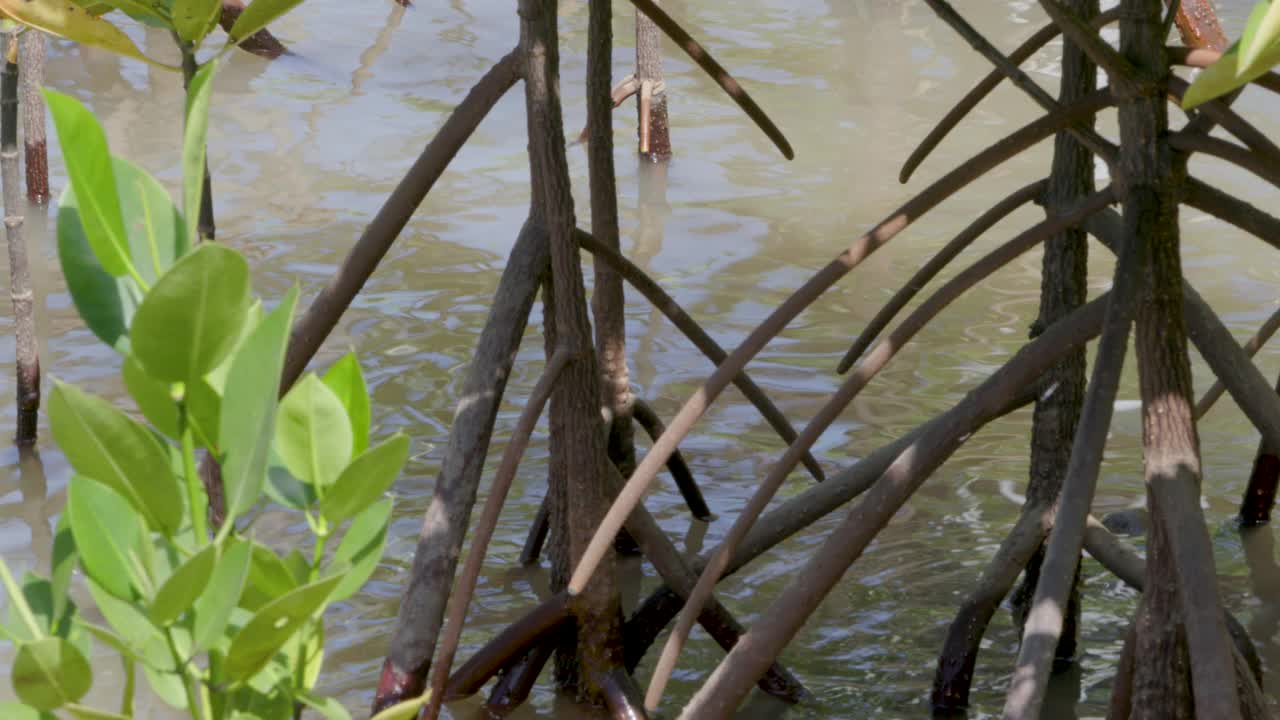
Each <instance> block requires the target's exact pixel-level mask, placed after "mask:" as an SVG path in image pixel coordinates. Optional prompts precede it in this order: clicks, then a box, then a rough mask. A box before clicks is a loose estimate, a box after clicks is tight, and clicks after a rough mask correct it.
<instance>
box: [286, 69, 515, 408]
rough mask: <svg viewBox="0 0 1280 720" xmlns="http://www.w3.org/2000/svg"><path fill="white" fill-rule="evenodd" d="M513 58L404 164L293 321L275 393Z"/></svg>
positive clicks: (356, 287)
mask: <svg viewBox="0 0 1280 720" xmlns="http://www.w3.org/2000/svg"><path fill="white" fill-rule="evenodd" d="M519 60H520V56H519V53H518V52H516V51H512V52H511V53H509V54H507V55H506V56H505V57H503V58H502V59H501V60H499V61H498V62H497V63H495V64H494V66H493V67H492V68H490V70H489V72H487V73H485V75H484V77H482V78H480V80H479V81H478V82H476V84H475V86H474V87H472V88H471V91H470V92H468V93H467V96H466V97H465V98H463V99H462V102H460V103H458V106H457V107H456V108H454V110H453V113H451V114H450V115H449V119H448V120H445V122H444V125H442V126H441V127H440V130H439V131H438V132H437V133H436V135H435V137H433V138H432V139H431V142H429V143H427V146H426V147H425V148H424V149H423V150H422V154H420V155H419V156H418V159H417V160H415V161H414V163H413V166H412V167H410V168H409V172H408V173H406V174H405V176H404V178H403V179H401V180H400V182H399V184H397V185H396V188H395V190H392V191H391V195H389V196H388V197H387V200H386V202H384V203H383V204H382V207H380V208H379V209H378V213H377V215H374V217H373V220H372V221H370V222H369V225H368V227H366V228H365V230H364V233H362V234H361V235H360V239H359V240H357V241H356V243H355V245H353V246H352V247H351V251H350V252H348V253H347V256H346V257H345V258H343V260H342V265H341V266H340V267H339V268H338V270H337V272H336V273H334V276H333V278H332V279H330V280H329V283H328V284H327V285H326V286H325V288H324V289H323V290H321V291H320V294H319V295H317V296H316V299H315V300H313V301H312V303H311V306H310V307H308V308H307V311H306V313H305V314H304V315H303V316H302V317H301V318H299V319H298V321H297V323H296V324H295V325H294V327H293V330H292V331H291V332H290V334H289V348H288V350H287V351H286V353H285V369H284V376H283V378H282V380H281V387H280V393H281V395H283V394H284V393H285V392H287V391H288V389H289V388H290V387H292V386H293V383H294V381H295V380H297V379H298V378H299V377H300V376H301V375H302V371H303V369H305V368H306V366H307V363H308V362H310V361H311V358H312V357H313V356H314V355H315V354H316V351H317V350H319V349H320V345H321V343H323V342H324V340H325V338H327V337H328V336H329V333H331V332H333V328H334V327H335V326H336V325H337V324H338V320H339V319H340V318H341V317H342V314H343V313H344V312H346V310H347V308H348V307H350V306H351V301H352V300H354V299H355V297H356V294H358V293H359V292H360V289H361V288H363V287H364V284H365V282H367V281H368V279H369V276H371V275H373V271H374V270H375V269H377V267H378V263H379V262H381V261H382V258H383V257H384V256H385V255H386V254H387V251H388V250H390V249H391V245H392V244H393V243H394V242H395V240H396V238H397V237H399V236H400V231H402V230H404V227H405V225H407V224H408V223H409V218H411V217H412V216H413V213H414V211H415V210H417V209H418V206H420V205H421V204H422V201H423V199H425V198H426V197H427V193H428V192H430V191H431V188H432V187H433V186H434V185H435V183H436V181H437V180H439V179H440V176H441V175H442V174H444V171H445V169H446V168H448V167H449V162H450V161H452V160H453V157H454V156H455V155H457V154H458V150H460V149H461V148H462V146H463V144H464V143H466V141H467V140H468V139H469V138H470V137H471V134H472V133H473V132H475V129H476V128H477V127H478V126H479V125H480V121H482V120H484V118H485V116H486V115H488V114H489V111H490V110H492V109H493V106H494V105H496V104H497V102H498V100H500V99H502V96H503V95H505V94H506V93H507V90H510V89H511V86H512V85H515V82H516V80H517V79H518V77H519Z"/></svg>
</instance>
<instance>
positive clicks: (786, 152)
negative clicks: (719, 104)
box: [631, 0, 795, 160]
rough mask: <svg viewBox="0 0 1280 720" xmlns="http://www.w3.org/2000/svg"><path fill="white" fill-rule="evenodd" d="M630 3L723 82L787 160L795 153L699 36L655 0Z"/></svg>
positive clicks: (699, 65) (725, 87) (718, 81)
mask: <svg viewBox="0 0 1280 720" xmlns="http://www.w3.org/2000/svg"><path fill="white" fill-rule="evenodd" d="M631 4H632V5H635V6H636V9H637V10H639V11H640V12H642V13H644V14H645V16H646V17H648V18H649V19H650V20H652V21H653V23H654V24H655V25H657V26H658V27H659V28H660V29H661V30H662V32H663V33H665V34H666V36H667V37H669V38H671V40H672V42H674V43H675V44H676V45H679V46H680V49H681V50H684V51H685V53H686V54H687V55H688V56H689V57H690V58H691V59H692V60H693V61H694V62H695V63H697V64H698V67H700V68H702V70H703V72H705V73H706V74H707V75H708V76H709V77H710V78H711V79H712V80H714V81H715V83H716V84H717V85H719V86H720V89H721V90H724V91H725V92H726V93H727V94H728V95H729V97H730V98H732V99H733V101H734V102H735V103H737V104H738V107H740V108H742V111H743V112H745V113H746V114H747V117H749V118H751V121H752V122H754V123H755V124H756V127H759V128H760V130H761V131H763V132H764V134H765V135H767V136H768V137H769V140H771V141H773V144H774V145H775V146H777V148H778V151H779V152H781V153H782V156H783V157H785V158H786V159H788V160H791V159H793V158H794V157H795V151H794V150H792V149H791V143H790V142H788V141H787V138H786V136H785V135H783V134H782V131H781V130H779V129H778V126H777V125H775V124H774V122H773V120H770V119H769V116H768V115H766V114H765V112H764V110H761V109H760V106H759V105H757V104H756V101H755V100H753V99H752V98H751V96H750V95H748V94H747V91H746V90H743V89H742V86H741V85H739V84H738V81H737V80H734V79H733V76H732V75H730V74H729V71H728V70H725V69H724V66H722V65H721V64H720V63H718V62H716V59H715V58H713V57H711V53H708V52H707V49H706V48H704V47H703V46H702V45H701V44H699V43H698V41H697V40H694V39H693V36H691V35H690V34H689V33H688V32H686V31H685V29H684V28H682V27H680V24H679V23H677V22H676V21H675V20H674V19H672V17H671V16H670V15H668V14H667V13H666V11H664V10H663V9H662V8H661V7H659V6H658V4H657V3H656V2H654V0H631Z"/></svg>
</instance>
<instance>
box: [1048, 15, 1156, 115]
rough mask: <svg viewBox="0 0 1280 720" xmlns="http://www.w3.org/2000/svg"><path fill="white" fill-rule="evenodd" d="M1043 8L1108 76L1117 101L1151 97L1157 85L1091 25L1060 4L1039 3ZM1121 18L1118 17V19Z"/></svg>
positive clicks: (1059, 27)
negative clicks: (1147, 95)
mask: <svg viewBox="0 0 1280 720" xmlns="http://www.w3.org/2000/svg"><path fill="white" fill-rule="evenodd" d="M1040 6H1041V7H1043V8H1044V9H1045V12H1047V13H1048V14H1049V17H1050V18H1052V19H1053V21H1054V23H1056V24H1057V25H1058V29H1059V30H1061V31H1062V34H1063V36H1064V37H1066V39H1068V40H1070V41H1071V42H1073V43H1075V44H1076V46H1078V47H1079V48H1080V49H1081V50H1083V51H1084V52H1085V54H1086V55H1088V56H1089V59H1090V60H1092V61H1093V62H1094V64H1096V65H1097V66H1098V67H1099V68H1101V69H1103V70H1105V71H1106V73H1107V77H1108V82H1109V83H1110V85H1111V87H1112V88H1113V89H1114V91H1115V93H1116V96H1117V97H1123V98H1129V97H1135V96H1140V95H1144V94H1150V92H1151V90H1152V87H1153V86H1154V83H1151V82H1149V81H1146V79H1145V78H1143V77H1142V76H1141V75H1140V74H1139V72H1138V69H1137V68H1135V67H1134V66H1133V64H1132V63H1130V62H1129V60H1128V59H1126V58H1125V57H1124V56H1123V55H1121V54H1120V52H1119V51H1117V50H1116V49H1115V48H1113V47H1111V46H1110V45H1108V44H1107V42H1106V41H1105V40H1103V39H1102V37H1101V36H1100V35H1098V33H1097V32H1096V31H1095V30H1094V28H1093V27H1091V26H1090V25H1089V23H1087V22H1085V21H1084V20H1082V19H1081V18H1080V17H1079V16H1077V15H1076V14H1075V13H1074V12H1072V11H1071V10H1069V9H1067V8H1065V7H1063V6H1062V3H1060V2H1058V0H1040ZM1117 17H1119V16H1117Z"/></svg>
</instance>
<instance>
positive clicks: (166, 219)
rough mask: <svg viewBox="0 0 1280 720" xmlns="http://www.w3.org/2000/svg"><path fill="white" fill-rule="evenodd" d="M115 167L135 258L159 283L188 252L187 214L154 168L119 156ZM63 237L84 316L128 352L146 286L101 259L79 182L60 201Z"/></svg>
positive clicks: (61, 246)
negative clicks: (184, 221)
mask: <svg viewBox="0 0 1280 720" xmlns="http://www.w3.org/2000/svg"><path fill="white" fill-rule="evenodd" d="M111 167H112V170H113V173H114V176H115V182H116V189H117V191H118V193H119V201H120V208H121V210H122V212H123V213H124V223H125V232H126V234H127V240H128V251H129V256H130V259H131V262H132V264H133V267H134V269H135V270H137V272H138V275H139V276H140V277H142V278H143V280H144V281H145V282H146V283H147V284H148V285H154V284H155V282H156V280H158V279H159V278H160V275H162V274H163V273H164V271H165V270H166V269H168V268H169V267H171V266H172V265H173V263H174V261H175V260H176V259H177V258H179V257H181V256H182V255H183V254H184V253H185V252H186V248H187V240H186V231H185V229H184V228H183V225H182V218H181V216H180V215H179V214H178V209H177V208H176V207H175V206H174V204H173V200H172V199H171V198H170V197H169V193H168V192H166V191H165V189H164V187H163V186H161V185H160V183H159V182H158V181H157V180H156V179H155V178H154V177H152V176H151V174H150V173H148V172H147V171H145V170H143V169H142V168H140V167H138V166H137V165H134V164H133V163H131V162H129V161H127V160H124V159H122V158H113V159H112V163H111ZM57 236H58V258H59V261H60V262H61V265H62V272H63V275H65V276H66V279H67V289H68V291H69V292H70V293H71V299H72V300H73V301H74V302H75V305H76V310H77V311H78V312H79V313H80V317H81V318H83V319H84V321H85V324H86V325H88V326H89V329H90V330H91V331H93V333H94V334H95V335H97V336H98V337H99V338H100V339H101V340H102V341H103V342H105V343H107V344H108V345H110V346H111V347H113V348H115V349H116V351H118V352H120V353H121V354H127V353H128V351H129V324H130V323H131V322H132V320H133V314H134V312H135V311H136V310H137V306H138V303H139V302H141V300H142V290H141V288H140V286H139V285H138V284H137V282H135V281H134V279H133V278H132V277H129V276H127V275H126V276H121V277H115V276H113V275H112V274H111V273H109V272H108V271H107V270H106V268H104V267H103V265H102V263H101V262H99V260H98V257H97V255H96V254H95V252H94V249H93V247H92V246H91V245H90V243H89V238H88V236H87V235H86V233H85V227H84V224H83V222H82V219H81V209H80V203H79V201H78V199H77V197H76V193H75V188H74V187H68V188H67V189H66V191H65V192H64V193H63V196H62V200H61V202H60V203H59V207H58V229H57Z"/></svg>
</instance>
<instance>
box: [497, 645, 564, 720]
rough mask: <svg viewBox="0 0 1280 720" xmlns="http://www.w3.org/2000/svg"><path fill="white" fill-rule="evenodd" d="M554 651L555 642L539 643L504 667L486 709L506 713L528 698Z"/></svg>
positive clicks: (500, 713)
mask: <svg viewBox="0 0 1280 720" xmlns="http://www.w3.org/2000/svg"><path fill="white" fill-rule="evenodd" d="M553 652H555V643H550V642H544V643H539V644H537V645H534V646H533V647H532V648H531V649H530V650H529V651H528V652H526V653H525V654H524V655H521V656H520V658H519V659H517V660H516V661H515V662H513V663H511V664H509V665H507V666H506V667H505V668H503V669H502V674H501V675H499V676H498V681H497V682H496V683H494V684H493V690H492V691H491V692H490V693H489V699H488V700H486V701H485V703H484V706H485V709H486V710H488V711H489V712H490V713H491V714H492V713H496V714H498V715H504V714H506V713H508V712H510V711H511V710H514V709H515V708H517V707H519V706H520V705H521V704H523V703H524V701H525V700H528V699H529V693H530V692H531V691H532V690H533V685H534V683H536V682H537V681H538V675H539V674H541V673H542V668H543V667H545V666H546V664H547V661H548V660H550V659H551V653H553Z"/></svg>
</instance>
